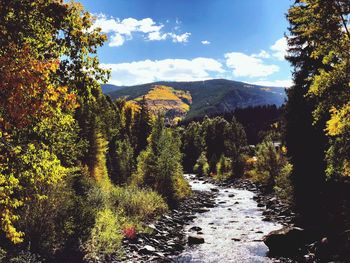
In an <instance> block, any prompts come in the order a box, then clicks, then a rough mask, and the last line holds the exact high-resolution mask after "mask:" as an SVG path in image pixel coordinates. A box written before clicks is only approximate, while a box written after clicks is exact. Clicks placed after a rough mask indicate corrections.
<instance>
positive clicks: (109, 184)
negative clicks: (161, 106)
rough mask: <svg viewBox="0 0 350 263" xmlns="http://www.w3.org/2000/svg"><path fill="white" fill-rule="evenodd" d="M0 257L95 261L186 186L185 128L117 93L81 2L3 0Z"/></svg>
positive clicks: (175, 198)
mask: <svg viewBox="0 0 350 263" xmlns="http://www.w3.org/2000/svg"><path fill="white" fill-rule="evenodd" d="M0 13H1V17H0V79H1V83H0V261H4V262H42V261H48V262H72V261H81V260H84V261H88V262H93V261H96V260H97V259H98V260H104V259H105V258H107V257H109V256H110V255H111V254H115V256H116V257H118V256H119V255H120V254H119V253H122V251H121V250H120V246H121V241H122V239H123V238H134V237H135V234H136V233H137V232H138V231H147V229H146V224H147V222H149V221H151V220H154V219H155V218H156V217H157V216H159V215H160V214H162V213H164V212H165V211H166V210H167V209H168V206H169V205H170V206H172V205H176V203H177V202H178V201H179V200H180V199H182V198H184V197H185V196H186V195H188V194H189V193H190V189H189V186H188V184H187V182H186V181H185V180H184V178H183V177H182V166H181V154H180V137H179V135H178V133H177V131H176V130H170V129H169V128H166V127H165V126H164V118H163V117H162V116H158V117H157V118H155V117H154V116H151V115H150V113H149V112H148V110H147V107H146V105H145V102H144V101H141V102H140V105H139V106H135V105H130V104H128V103H127V102H125V101H123V100H118V101H116V102H112V101H111V100H110V99H109V98H108V97H106V96H105V95H103V94H102V91H101V88H100V82H106V81H107V79H108V75H109V72H108V71H105V70H103V69H102V68H101V67H100V64H99V61H98V57H97V56H96V50H97V48H98V47H99V46H101V45H102V44H103V42H104V41H105V40H106V36H105V35H103V34H101V31H100V29H93V28H92V25H93V19H92V17H91V15H90V14H89V13H88V12H86V11H84V9H83V8H82V6H81V5H79V4H77V3H74V2H70V3H64V2H63V1H56V0H45V1H41V0H36V1H29V0H16V1H12V0H11V1H10V0H8V1H7V0H5V1H1V2H0Z"/></svg>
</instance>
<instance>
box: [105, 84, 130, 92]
mask: <svg viewBox="0 0 350 263" xmlns="http://www.w3.org/2000/svg"><path fill="white" fill-rule="evenodd" d="M123 88H125V87H123V86H116V85H113V84H104V85H102V91H103V93H105V94H106V93H110V92H113V91H117V90H120V89H123Z"/></svg>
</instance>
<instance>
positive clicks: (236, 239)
mask: <svg viewBox="0 0 350 263" xmlns="http://www.w3.org/2000/svg"><path fill="white" fill-rule="evenodd" d="M231 240H233V241H236V242H238V241H241V240H240V239H239V238H231Z"/></svg>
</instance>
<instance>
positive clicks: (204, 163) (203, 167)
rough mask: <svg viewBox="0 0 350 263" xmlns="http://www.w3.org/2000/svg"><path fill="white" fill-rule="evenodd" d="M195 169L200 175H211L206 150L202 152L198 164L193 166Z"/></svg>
mask: <svg viewBox="0 0 350 263" xmlns="http://www.w3.org/2000/svg"><path fill="white" fill-rule="evenodd" d="M193 171H194V172H195V173H197V175H198V176H208V175H209V164H208V160H207V157H206V154H205V152H202V153H201V155H200V156H199V158H198V160H197V162H196V164H195V165H194V167H193Z"/></svg>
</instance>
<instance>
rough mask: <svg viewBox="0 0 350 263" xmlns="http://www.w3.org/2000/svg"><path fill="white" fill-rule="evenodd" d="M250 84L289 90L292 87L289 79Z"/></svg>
mask: <svg viewBox="0 0 350 263" xmlns="http://www.w3.org/2000/svg"><path fill="white" fill-rule="evenodd" d="M250 83H251V84H255V85H261V86H267V87H284V88H289V87H291V86H292V85H293V81H292V80H291V79H285V80H272V81H269V80H260V81H255V82H250Z"/></svg>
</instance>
